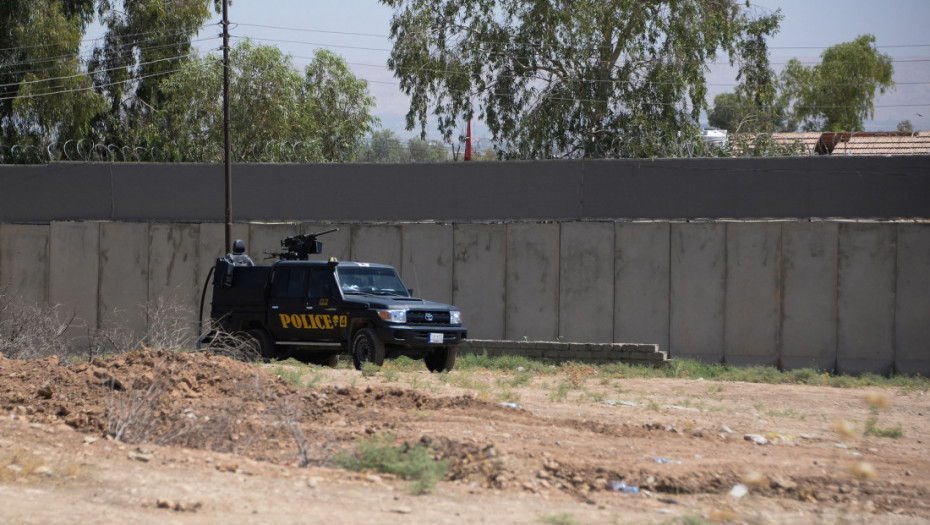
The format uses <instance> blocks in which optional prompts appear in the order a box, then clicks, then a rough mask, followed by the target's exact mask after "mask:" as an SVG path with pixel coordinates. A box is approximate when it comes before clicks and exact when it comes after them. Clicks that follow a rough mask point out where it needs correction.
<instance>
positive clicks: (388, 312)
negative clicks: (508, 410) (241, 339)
mask: <svg viewBox="0 0 930 525" xmlns="http://www.w3.org/2000/svg"><path fill="white" fill-rule="evenodd" d="M284 244H285V243H284V241H282V245H284ZM314 244H315V245H316V246H317V250H318V249H319V248H318V247H319V243H315V238H314ZM317 250H312V251H311V253H315V252H316V251H317ZM278 255H281V254H278ZM303 256H306V254H303ZM283 258H285V259H286V257H283ZM300 258H302V257H298V259H300ZM205 292H206V289H205ZM210 317H211V318H212V320H213V323H214V328H216V329H217V330H221V331H222V332H225V333H227V334H243V335H246V334H247V335H248V336H249V337H250V338H251V340H252V342H253V345H254V348H255V350H256V351H257V352H258V353H260V354H261V357H262V358H265V359H270V358H273V357H275V356H277V355H279V354H281V353H283V352H289V353H292V354H296V355H303V356H305V357H306V358H307V359H308V360H310V361H312V362H316V363H320V364H327V365H330V366H332V365H335V364H336V363H337V362H338V359H339V355H340V354H348V355H350V356H352V360H353V362H354V364H355V367H356V368H358V369H361V367H362V364H363V363H365V362H371V363H374V364H376V365H378V366H380V365H381V364H382V363H383V362H384V359H385V358H389V357H397V356H400V355H406V356H409V357H411V358H414V359H423V361H424V362H425V364H426V367H427V368H428V369H429V370H430V371H433V372H441V371H448V370H452V367H453V366H454V365H455V354H456V345H458V344H459V343H461V342H462V341H464V340H465V339H466V337H467V331H466V329H465V328H464V327H463V326H462V315H461V313H460V312H459V311H458V310H457V309H456V308H455V307H453V306H450V305H446V304H441V303H434V302H429V301H425V300H423V299H419V298H416V297H413V296H412V290H409V289H408V288H407V287H406V286H405V285H404V283H403V282H402V281H401V279H400V276H398V274H397V271H396V270H395V269H394V268H393V267H391V266H387V265H383V264H374V263H362V262H338V261H336V260H330V261H328V262H327V261H309V260H280V261H277V262H275V263H274V264H272V265H270V266H245V265H240V264H236V263H234V262H233V261H230V260H229V259H228V258H227V259H218V260H217V262H216V266H215V267H214V275H213V301H212V308H211V312H210ZM214 333H216V332H214ZM208 339H209V336H208Z"/></svg>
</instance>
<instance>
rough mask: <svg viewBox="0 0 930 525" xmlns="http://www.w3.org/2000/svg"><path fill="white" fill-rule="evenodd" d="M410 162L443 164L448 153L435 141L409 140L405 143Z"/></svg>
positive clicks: (447, 157)
mask: <svg viewBox="0 0 930 525" xmlns="http://www.w3.org/2000/svg"><path fill="white" fill-rule="evenodd" d="M407 150H408V151H409V152H410V161H411V162H445V161H447V160H449V152H448V151H446V147H445V146H443V145H442V143H441V142H439V141H436V140H423V139H410V140H408V141H407Z"/></svg>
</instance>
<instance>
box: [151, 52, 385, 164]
mask: <svg viewBox="0 0 930 525" xmlns="http://www.w3.org/2000/svg"><path fill="white" fill-rule="evenodd" d="M230 68H231V70H230V93H231V100H230V113H231V115H232V118H231V124H230V125H231V135H232V139H233V144H232V149H233V157H234V160H235V161H237V162H262V161H269V160H275V156H280V154H281V152H277V151H276V150H275V148H280V147H286V148H289V149H290V150H291V151H292V152H293V153H294V156H296V157H298V158H302V159H306V160H310V161H327V162H341V161H350V160H353V159H354V158H355V156H356V155H357V154H358V152H359V151H360V149H361V147H362V145H363V139H364V137H365V135H367V133H368V132H369V131H370V130H371V128H372V127H373V126H374V125H376V124H377V119H376V118H375V117H374V116H373V115H372V114H371V110H372V108H373V106H374V99H372V97H371V96H370V95H369V94H368V89H367V86H366V83H365V81H364V80H360V79H357V78H355V77H354V76H353V75H352V74H351V72H350V71H349V69H348V67H347V66H346V64H345V62H344V61H343V60H342V59H341V58H339V57H337V56H335V55H333V54H332V53H330V52H328V51H325V50H323V51H317V52H316V53H315V55H314V58H313V61H312V62H311V63H310V64H309V65H308V66H307V67H306V70H305V74H304V75H301V74H300V72H298V71H297V70H296V69H294V67H293V65H292V63H291V58H290V57H289V56H288V55H285V54H283V53H282V52H281V50H280V49H278V48H277V47H274V46H264V45H253V44H252V43H250V42H249V41H243V42H241V43H240V44H238V45H237V46H235V47H234V48H233V49H232V50H231V53H230ZM222 75H223V68H222V62H221V61H220V59H219V57H217V56H214V55H209V56H207V57H205V58H203V59H200V60H198V61H196V62H195V63H193V64H191V65H190V66H189V67H187V68H185V69H184V70H182V71H180V72H178V73H176V74H174V75H172V76H171V77H169V78H168V79H167V80H165V81H163V82H162V84H161V85H160V86H159V94H158V96H159V97H160V98H162V99H163V100H164V103H163V107H162V111H160V112H159V114H158V118H157V119H154V120H153V122H152V123H151V124H150V125H149V126H147V127H145V128H143V129H144V131H143V132H142V133H141V134H140V135H139V136H138V137H136V139H135V142H137V143H139V142H145V143H147V144H151V145H157V146H159V147H162V148H166V149H171V150H172V152H173V154H172V155H173V156H174V157H175V158H177V159H178V160H212V161H216V160H219V159H220V158H221V155H220V149H219V148H220V146H221V145H222V143H223V125H222V122H223V116H222V87H221V86H222ZM162 138H167V139H168V140H162ZM192 156H195V157H192Z"/></svg>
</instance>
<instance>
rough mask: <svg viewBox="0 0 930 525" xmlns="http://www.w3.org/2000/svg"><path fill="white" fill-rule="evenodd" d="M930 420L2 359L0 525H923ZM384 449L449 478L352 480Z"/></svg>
mask: <svg viewBox="0 0 930 525" xmlns="http://www.w3.org/2000/svg"><path fill="white" fill-rule="evenodd" d="M298 370H303V372H304V373H303V375H302V376H301V377H299V378H298V377H297V375H298ZM275 372H277V373H278V374H283V375H285V376H288V374H290V376H291V378H292V381H285V380H283V379H280V378H278V377H277V376H276V375H275V374H274V373H275ZM294 381H297V382H300V383H301V384H303V385H309V386H307V387H305V388H300V389H298V388H297V387H295V386H294ZM928 415H930V404H928V397H927V396H926V392H924V391H920V390H901V389H881V388H868V389H840V388H828V387H813V386H798V385H769V384H749V383H735V382H716V381H705V380H703V379H702V378H690V379H618V378H603V377H598V375H597V374H594V373H593V370H592V369H589V368H586V367H583V366H582V367H576V368H561V369H558V370H553V371H552V373H551V374H534V373H529V372H524V371H519V370H518V371H514V372H499V371H498V372H491V371H476V370H465V371H453V372H452V373H450V374H444V375H433V374H430V373H429V372H427V371H426V370H425V368H424V369H423V371H418V372H396V371H390V370H382V371H381V372H379V373H378V374H375V375H373V376H371V377H364V376H363V375H362V374H361V373H359V372H356V371H355V370H348V369H323V368H307V367H295V366H290V365H280V364H268V365H265V366H263V367H256V366H254V365H249V364H245V363H241V362H238V361H233V360H229V359H226V358H223V357H216V356H209V355H203V354H178V353H170V352H164V351H148V352H136V353H131V354H126V355H123V356H119V357H116V358H112V359H108V360H95V361H93V362H91V363H83V364H77V365H70V366H61V365H59V364H58V362H57V359H55V358H49V359H45V360H40V361H17V360H10V359H3V358H0V523H5V524H20V523H30V524H31V523H36V524H40V523H41V524H46V523H113V522H125V523H373V522H378V523H380V524H385V525H387V524H393V523H404V524H409V523H561V524H569V523H705V522H708V523H716V522H728V523H730V522H732V523H752V524H763V523H798V524H801V523H804V524H806V523H902V524H903V523H923V522H930V454H928V451H930V448H928V445H927V439H928V437H927V436H928V431H930V417H928ZM868 429H871V431H870V432H866V430H868ZM385 433H392V434H395V435H396V436H397V440H398V442H408V443H418V442H419V443H428V444H430V445H431V446H432V447H433V450H434V453H435V455H436V456H437V457H438V458H442V459H445V460H448V461H449V463H450V467H449V471H448V474H447V476H446V479H445V480H444V481H441V482H439V483H438V484H437V485H436V486H435V487H433V488H432V489H431V490H429V491H428V492H427V493H426V494H423V495H413V494H412V493H411V491H410V490H409V487H408V483H407V482H406V481H404V480H401V479H397V478H395V477H393V476H390V475H386V474H377V473H372V472H361V473H356V472H350V471H346V470H343V469H340V468H338V467H337V466H335V464H334V463H333V462H332V457H333V455H334V454H335V453H336V452H338V451H342V450H346V451H352V450H354V449H355V444H356V440H358V439H359V438H364V437H370V436H374V435H381V434H385ZM113 436H119V438H120V439H119V440H116V439H113ZM301 463H306V466H300V465H301ZM621 482H622V483H623V484H624V485H625V486H626V487H635V489H636V490H633V489H630V488H627V490H626V491H624V490H618V489H619V488H620V487H621ZM741 492H745V494H744V495H743V494H741Z"/></svg>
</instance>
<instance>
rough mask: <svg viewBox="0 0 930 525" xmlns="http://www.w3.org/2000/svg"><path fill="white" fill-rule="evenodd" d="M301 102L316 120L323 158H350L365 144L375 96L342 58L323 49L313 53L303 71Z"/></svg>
mask: <svg viewBox="0 0 930 525" xmlns="http://www.w3.org/2000/svg"><path fill="white" fill-rule="evenodd" d="M305 79H306V84H305V89H304V92H303V94H304V97H303V102H304V104H306V105H307V106H308V109H309V111H310V115H309V117H310V119H311V121H312V122H314V123H316V126H317V131H316V133H314V138H315V140H317V141H318V142H319V144H320V148H321V153H322V155H323V158H326V159H330V160H343V161H344V160H352V158H354V156H355V155H356V153H357V152H359V151H361V150H362V149H363V148H364V146H365V145H364V138H365V135H366V134H367V133H368V132H369V131H370V130H371V128H372V127H373V126H374V125H376V124H377V123H378V119H377V118H376V117H374V116H373V115H372V114H371V110H372V108H373V107H374V104H375V100H374V98H373V97H372V96H371V95H369V94H368V83H367V82H365V81H364V80H362V79H360V78H356V77H355V75H353V74H352V72H351V71H350V70H349V66H348V65H347V64H346V63H345V61H344V60H343V59H342V58H341V57H339V56H337V55H335V54H334V53H332V52H330V51H326V50H319V51H317V52H316V53H315V54H314V58H313V62H311V63H310V65H308V66H307V69H306V71H305Z"/></svg>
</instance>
